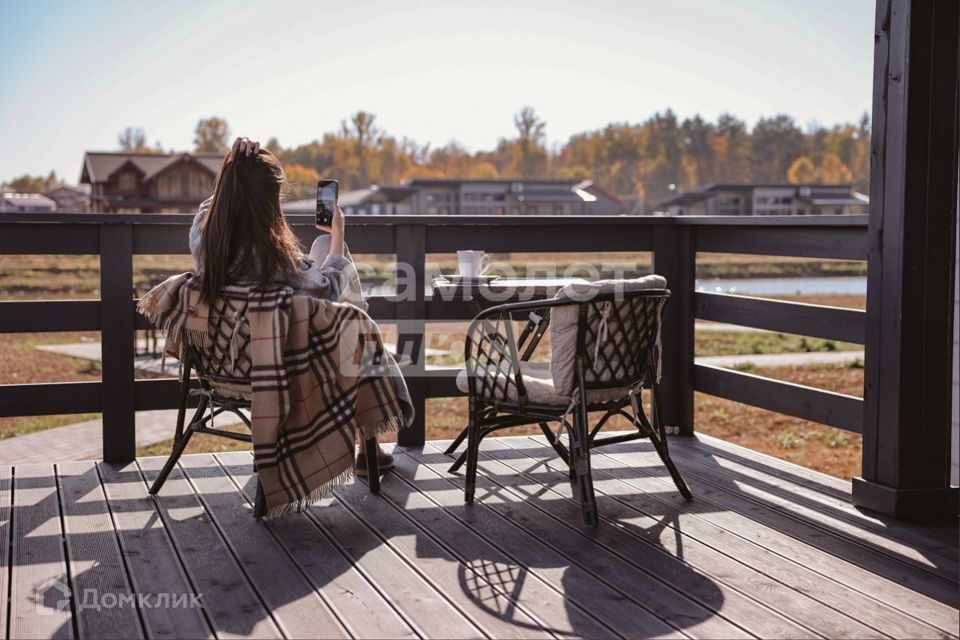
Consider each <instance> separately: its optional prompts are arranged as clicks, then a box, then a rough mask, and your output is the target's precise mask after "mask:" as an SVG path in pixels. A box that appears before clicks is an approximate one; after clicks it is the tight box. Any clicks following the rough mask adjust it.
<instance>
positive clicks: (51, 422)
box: [0, 413, 103, 440]
mask: <svg viewBox="0 0 960 640" xmlns="http://www.w3.org/2000/svg"><path fill="white" fill-rule="evenodd" d="M102 415H103V414H100V413H75V414H72V415H60V416H23V417H18V418H9V419H8V420H5V421H4V422H3V423H0V440H3V439H5V438H13V437H16V436H22V435H25V434H27V433H34V432H36V431H45V430H46V429H53V428H54V427H63V426H65V425H68V424H75V423H77V422H86V421H87V420H99V419H100V417H101V416H102Z"/></svg>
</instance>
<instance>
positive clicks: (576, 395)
mask: <svg viewBox="0 0 960 640" xmlns="http://www.w3.org/2000/svg"><path fill="white" fill-rule="evenodd" d="M669 297H670V292H669V291H668V290H666V289H647V290H639V291H628V292H623V291H620V292H612V293H601V294H597V295H595V296H594V297H592V298H591V299H590V300H583V301H578V300H571V299H553V300H541V301H532V302H523V303H516V304H504V305H499V306H496V307H492V308H490V309H487V310H486V311H483V312H482V313H480V314H479V315H478V316H477V317H476V318H474V320H473V322H472V323H471V325H470V328H469V329H468V331H467V337H466V348H465V356H466V363H467V366H466V369H465V371H463V372H461V383H462V379H463V377H464V376H465V377H466V383H467V384H466V386H467V393H468V396H469V407H470V408H469V412H470V416H469V424H468V426H467V450H466V451H465V452H464V454H463V455H462V456H461V457H460V460H458V461H457V463H455V464H454V466H453V467H452V468H451V471H456V469H457V468H458V467H459V466H460V464H461V463H462V462H463V461H464V460H465V461H466V464H467V472H466V486H465V495H464V497H465V500H466V501H467V502H472V501H473V497H474V491H475V486H476V475H477V458H478V455H479V448H480V441H481V440H482V439H483V438H484V436H486V435H487V434H489V433H491V432H493V431H497V430H499V429H505V428H509V427H516V426H521V425H528V424H537V425H539V426H540V428H541V429H542V430H543V433H544V435H545V436H546V437H547V440H548V441H549V442H550V444H551V446H552V447H553V448H554V449H555V450H556V451H557V453H558V454H559V455H560V457H561V458H562V459H563V460H564V461H565V462H566V463H567V465H568V467H569V469H570V479H571V481H572V482H573V483H574V484H575V486H576V490H577V493H578V495H579V498H580V503H581V507H582V509H583V517H584V521H585V522H586V523H587V524H589V525H596V524H597V522H598V517H597V507H596V501H595V499H594V491H593V480H592V476H591V472H590V449H591V447H596V446H600V445H604V444H613V443H616V442H625V441H628V440H635V439H639V438H647V439H649V440H650V441H651V442H652V443H653V446H654V448H655V449H656V451H657V453H658V454H659V456H660V459H661V460H662V461H663V463H664V465H665V466H666V467H667V469H668V470H669V472H670V475H671V477H672V478H673V481H674V483H675V484H676V486H677V489H679V491H680V493H681V494H683V496H684V497H685V498H686V499H687V500H689V499H691V497H692V496H691V494H690V491H689V489H688V488H687V486H686V484H685V483H684V481H683V478H682V477H681V476H680V473H679V471H678V470H677V468H676V467H675V466H674V464H673V461H672V460H671V459H670V454H669V451H668V450H667V438H666V429H665V427H664V424H663V417H662V412H661V410H660V388H659V385H658V381H657V377H658V375H657V373H658V371H657V368H658V366H659V345H658V335H659V324H660V318H661V316H662V311H663V309H664V307H665V306H666V304H667V301H668V299H669ZM571 307H575V308H576V311H575V313H576V316H575V317H576V355H575V359H574V371H573V379H574V384H573V389H572V392H571V393H569V394H563V393H558V392H557V390H556V389H555V388H554V384H553V380H552V379H551V376H550V370H549V368H550V364H549V363H537V362H530V361H529V360H527V358H529V357H530V350H525V353H524V354H523V356H524V357H523V359H521V357H520V356H519V355H518V347H517V342H516V340H515V338H514V329H513V322H512V318H513V317H519V318H523V317H527V316H528V315H529V314H531V313H536V314H538V315H539V316H546V315H548V314H551V313H552V314H553V316H554V322H556V317H557V315H558V310H559V309H561V308H566V310H565V312H566V313H567V314H570V313H572V311H569V309H571ZM559 313H563V312H559ZM553 348H554V349H556V348H557V347H556V345H553ZM642 389H649V391H650V394H651V401H650V402H651V418H652V420H651V419H648V417H647V415H646V413H645V412H644V410H643V403H642V402H641V401H640V393H641V390H642ZM590 412H603V415H602V416H601V417H600V419H599V421H598V422H597V424H596V425H595V426H594V427H593V428H592V429H590V428H589V424H588V413H590ZM570 415H572V421H571V420H568V416H570ZM618 415H619V416H623V417H626V418H627V419H629V420H630V422H631V424H632V425H634V426H635V427H636V431H635V432H631V433H627V434H619V435H615V436H609V437H606V438H598V437H597V435H598V434H599V432H600V430H601V429H602V428H603V426H604V425H605V424H606V423H607V421H608V420H609V419H610V418H612V417H613V416H618ZM551 422H553V423H558V424H559V425H560V429H559V430H558V432H557V433H556V434H555V433H554V432H553V431H552V430H551V428H550V423H551ZM563 429H566V430H567V432H568V438H567V440H568V446H565V445H564V444H563V441H562V435H561V433H562V430H563Z"/></svg>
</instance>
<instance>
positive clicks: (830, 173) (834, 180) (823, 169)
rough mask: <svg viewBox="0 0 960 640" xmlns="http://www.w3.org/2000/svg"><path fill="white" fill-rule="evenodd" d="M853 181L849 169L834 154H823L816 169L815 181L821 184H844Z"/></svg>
mask: <svg viewBox="0 0 960 640" xmlns="http://www.w3.org/2000/svg"><path fill="white" fill-rule="evenodd" d="M852 179H853V174H851V173H850V168H849V167H847V165H845V164H844V163H843V161H842V160H841V159H840V158H839V157H838V156H837V154H835V153H825V154H824V155H823V160H821V161H820V166H819V167H818V168H817V180H818V182H821V183H823V184H844V183H847V182H850V181H851V180H852Z"/></svg>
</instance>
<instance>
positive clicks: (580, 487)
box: [570, 402, 599, 527]
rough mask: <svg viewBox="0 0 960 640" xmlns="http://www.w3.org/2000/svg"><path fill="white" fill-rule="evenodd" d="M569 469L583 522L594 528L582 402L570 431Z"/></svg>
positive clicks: (595, 520) (593, 499)
mask: <svg viewBox="0 0 960 640" xmlns="http://www.w3.org/2000/svg"><path fill="white" fill-rule="evenodd" d="M570 462H571V464H570V469H571V472H572V473H573V480H574V484H575V485H576V490H577V493H578V494H579V497H580V508H581V509H582V510H583V522H584V523H585V524H587V525H589V526H592V527H595V526H597V524H598V523H599V516H598V515H597V501H596V497H595V495H594V492H593V475H592V474H591V472H590V433H589V427H588V425H587V408H586V405H585V404H583V403H582V402H581V403H580V404H579V406H578V407H577V410H576V412H575V413H574V415H573V429H571V430H570Z"/></svg>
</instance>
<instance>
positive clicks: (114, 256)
mask: <svg viewBox="0 0 960 640" xmlns="http://www.w3.org/2000/svg"><path fill="white" fill-rule="evenodd" d="M100 337H101V344H102V352H103V355H102V359H101V370H102V373H101V377H102V384H101V389H102V391H101V403H102V406H103V436H102V437H103V459H104V460H105V461H106V462H129V461H131V460H133V459H134V458H135V457H136V450H137V437H136V425H135V420H134V419H135V415H136V414H135V412H136V403H135V400H134V377H133V339H134V311H133V227H132V225H131V224H129V223H119V224H111V223H101V224H100Z"/></svg>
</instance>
